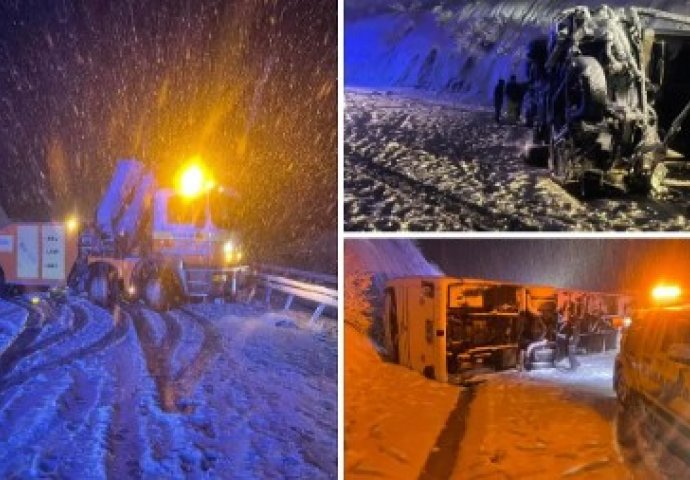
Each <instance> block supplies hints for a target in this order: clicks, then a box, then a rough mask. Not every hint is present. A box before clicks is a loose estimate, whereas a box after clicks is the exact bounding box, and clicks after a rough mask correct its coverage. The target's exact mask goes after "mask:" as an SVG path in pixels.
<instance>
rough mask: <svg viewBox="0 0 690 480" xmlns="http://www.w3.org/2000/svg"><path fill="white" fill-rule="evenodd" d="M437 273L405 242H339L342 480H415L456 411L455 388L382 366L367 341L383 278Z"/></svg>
mask: <svg viewBox="0 0 690 480" xmlns="http://www.w3.org/2000/svg"><path fill="white" fill-rule="evenodd" d="M438 274H440V272H439V270H438V268H436V267H435V266H433V265H430V264H429V263H428V262H427V261H426V260H425V259H424V257H423V256H422V255H421V253H420V252H419V250H418V249H417V248H416V246H415V245H414V244H413V243H412V242H411V241H409V240H347V241H346V243H345V385H344V388H345V432H344V435H345V475H346V476H347V478H371V477H373V476H375V477H377V478H391V479H399V478H416V477H417V476H418V475H419V474H420V472H421V471H422V467H423V466H424V464H425V461H426V459H427V456H428V454H429V452H430V451H431V449H432V448H433V446H434V444H435V442H436V439H437V437H438V435H439V433H440V431H441V430H442V428H443V425H444V423H445V421H446V418H447V417H448V413H449V412H450V411H451V410H452V408H453V406H454V405H455V402H456V400H457V397H458V394H459V391H458V388H457V387H451V386H449V385H445V384H442V383H439V382H435V381H432V380H428V379H426V378H424V377H422V376H421V375H419V374H418V373H416V372H413V371H412V370H408V369H406V368H404V367H401V366H399V365H394V364H391V363H387V362H385V361H384V360H383V358H382V357H381V354H380V351H379V350H380V349H379V347H378V346H377V345H376V343H375V341H374V340H372V338H371V336H370V334H371V333H374V334H375V332H376V331H377V330H378V327H377V319H376V317H377V316H379V315H380V308H381V307H380V305H379V304H378V302H379V301H380V298H382V295H381V292H382V288H383V285H384V284H385V281H386V280H387V279H389V278H394V277H397V276H403V275H438ZM372 330H373V331H372Z"/></svg>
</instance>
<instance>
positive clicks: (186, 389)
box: [175, 308, 222, 397]
mask: <svg viewBox="0 0 690 480" xmlns="http://www.w3.org/2000/svg"><path fill="white" fill-rule="evenodd" d="M180 311H181V312H184V314H185V315H187V316H188V317H191V318H192V319H194V320H195V321H196V322H197V323H198V324H199V325H200V326H201V328H202V330H203V332H204V338H203V340H202V343H201V348H200V349H199V351H198V352H197V354H196V355H195V356H194V358H193V359H192V360H191V361H190V362H189V363H188V364H187V365H186V366H185V367H183V368H182V370H181V371H180V372H179V373H178V374H177V375H176V376H175V383H176V385H177V387H178V389H179V391H180V394H181V395H182V397H187V396H189V395H191V394H192V392H193V391H194V388H195V387H196V385H197V384H198V382H199V380H200V379H201V377H202V375H203V373H204V371H205V370H206V367H208V365H209V364H210V363H211V361H212V360H213V359H214V358H215V357H216V355H218V354H219V353H220V351H221V347H222V341H221V333H220V331H219V330H218V328H217V327H216V326H215V325H214V324H213V322H211V321H210V320H209V319H208V318H206V317H203V316H201V315H198V314H196V313H195V312H193V311H191V310H189V309H186V308H183V309H181V310H180Z"/></svg>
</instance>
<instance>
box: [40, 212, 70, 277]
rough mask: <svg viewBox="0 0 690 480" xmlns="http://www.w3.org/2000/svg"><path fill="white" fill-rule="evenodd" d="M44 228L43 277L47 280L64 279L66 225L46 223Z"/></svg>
mask: <svg viewBox="0 0 690 480" xmlns="http://www.w3.org/2000/svg"><path fill="white" fill-rule="evenodd" d="M42 230H43V232H42V238H41V239H42V240H43V242H42V243H43V251H42V253H43V255H42V258H41V260H42V261H41V273H42V277H43V278H44V279H45V280H62V279H64V278H65V227H64V226H62V225H44V226H43V229H42Z"/></svg>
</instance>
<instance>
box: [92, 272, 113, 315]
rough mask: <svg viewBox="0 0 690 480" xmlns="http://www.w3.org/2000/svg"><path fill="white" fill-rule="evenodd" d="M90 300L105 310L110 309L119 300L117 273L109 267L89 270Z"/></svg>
mask: <svg viewBox="0 0 690 480" xmlns="http://www.w3.org/2000/svg"><path fill="white" fill-rule="evenodd" d="M87 292H88V295H89V300H91V302H92V303H95V304H96V305H98V306H100V307H103V308H110V307H112V306H113V305H114V304H115V301H116V300H117V273H116V272H115V269H114V268H110V267H109V266H107V265H95V266H92V267H91V268H90V269H89V279H88V282H87Z"/></svg>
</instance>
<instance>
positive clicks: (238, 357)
mask: <svg viewBox="0 0 690 480" xmlns="http://www.w3.org/2000/svg"><path fill="white" fill-rule="evenodd" d="M18 308H19V307H18ZM19 310H22V309H21V308H19ZM26 311H29V312H30V313H29V315H28V321H27V322H28V327H27V328H24V329H23V330H22V333H21V334H19V335H17V336H16V338H15V340H14V341H13V342H12V347H11V348H10V349H9V350H6V351H5V353H3V354H2V357H0V365H1V368H0V412H1V413H0V444H1V445H3V448H2V449H0V476H1V477H3V478H10V477H21V478H36V477H40V476H56V477H59V478H106V477H108V478H142V477H143V478H218V477H222V476H226V475H232V476H234V477H236V478H250V477H251V478H256V477H265V478H279V477H280V478H285V477H290V478H335V477H336V476H337V361H336V359H337V342H336V339H335V338H334V337H333V336H332V335H329V334H324V333H320V332H318V331H314V330H310V329H308V328H306V322H307V321H308V318H309V317H308V315H306V314H304V315H303V314H299V313H296V312H294V313H290V312H281V313H280V314H276V313H272V312H270V311H267V310H265V308H262V307H258V306H257V307H254V306H247V305H239V304H235V305H189V306H186V307H184V308H182V309H179V310H174V311H171V312H168V313H165V314H157V313H154V312H151V311H148V310H146V309H144V308H143V307H141V306H136V305H121V306H118V307H116V309H115V311H114V312H113V313H112V314H111V313H110V312H107V311H105V310H103V309H100V308H97V307H95V306H93V305H92V304H90V303H88V302H86V301H83V300H81V299H78V298H71V299H69V300H68V301H67V303H66V304H52V303H51V302H48V301H43V302H42V303H41V304H40V305H38V306H35V307H34V306H30V305H28V304H27V305H26V307H25V312H26ZM0 312H5V313H7V316H6V317H3V320H4V321H8V320H11V319H12V318H11V315H15V313H12V312H14V310H13V306H12V305H11V304H9V303H6V302H0ZM16 315H19V314H18V313H17V314H16ZM20 318H21V317H20Z"/></svg>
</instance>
